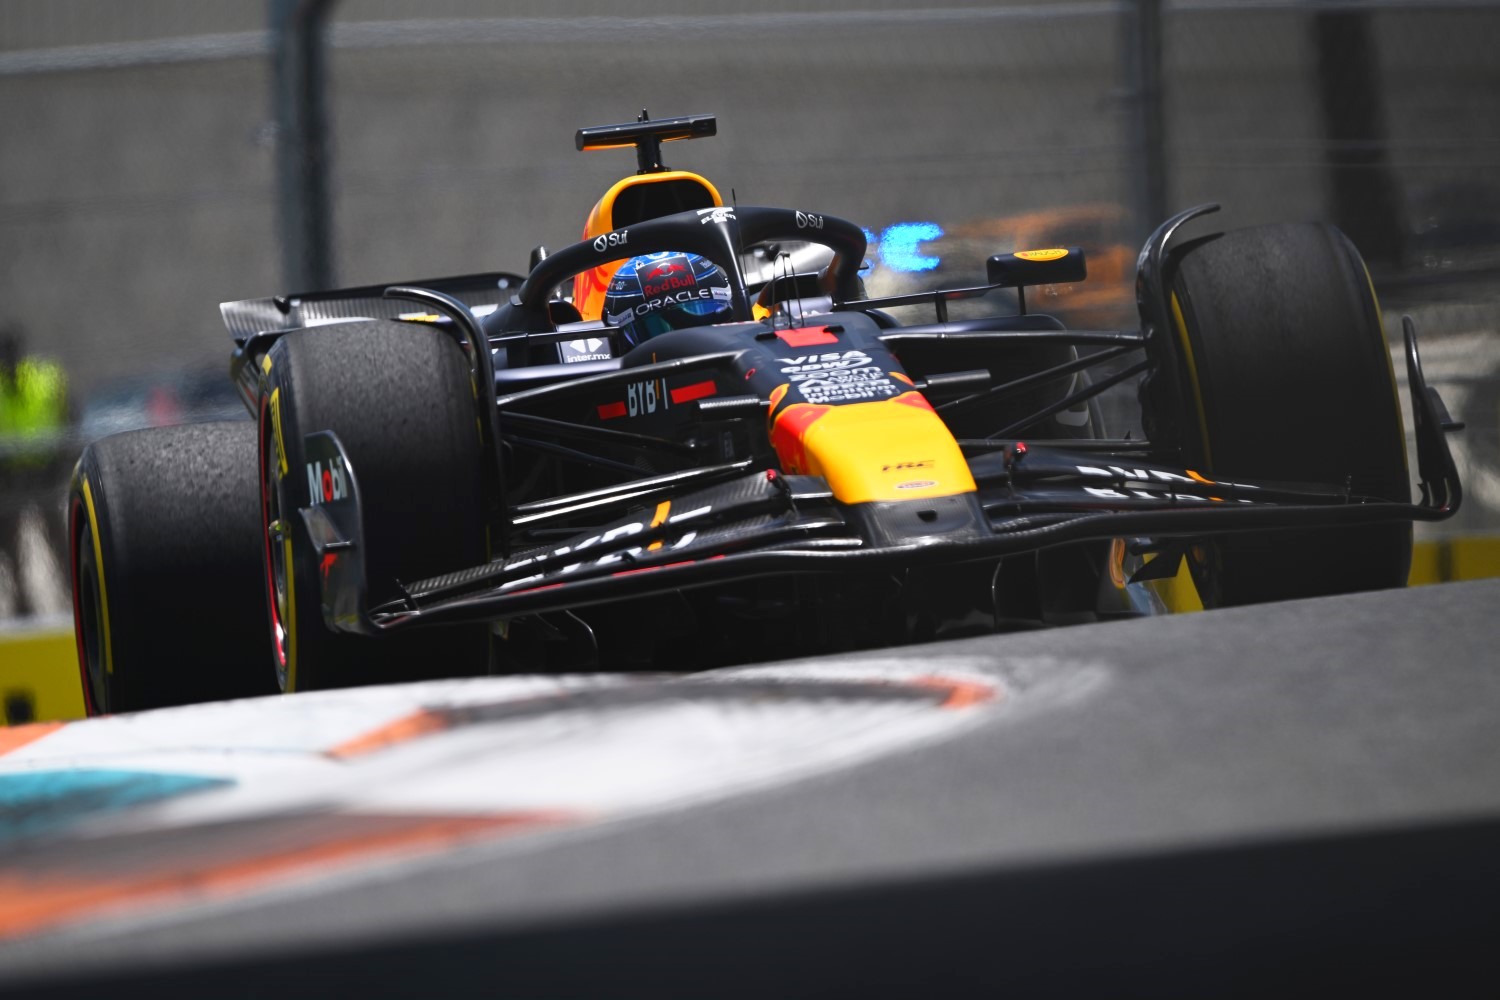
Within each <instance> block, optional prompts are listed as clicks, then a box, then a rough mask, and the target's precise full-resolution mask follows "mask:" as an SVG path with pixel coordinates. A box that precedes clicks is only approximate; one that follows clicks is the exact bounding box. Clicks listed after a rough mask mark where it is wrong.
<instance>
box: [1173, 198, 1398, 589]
mask: <svg viewBox="0 0 1500 1000" xmlns="http://www.w3.org/2000/svg"><path fill="white" fill-rule="evenodd" d="M1172 264H1173V266H1172V269H1171V270H1169V272H1168V282H1169V285H1168V287H1169V289H1170V292H1171V306H1172V325H1173V333H1174V335H1175V337H1176V338H1177V346H1178V350H1179V368H1180V369H1181V370H1182V374H1183V384H1182V385H1181V386H1180V392H1181V396H1182V398H1183V399H1184V400H1185V401H1186V409H1187V410H1188V412H1187V413H1185V414H1183V415H1182V416H1183V419H1182V420H1181V421H1180V423H1179V426H1180V427H1181V428H1184V433H1183V440H1184V447H1183V450H1184V452H1185V457H1186V458H1187V459H1188V464H1189V467H1190V468H1193V469H1195V470H1197V469H1201V470H1205V471H1206V472H1207V473H1208V475H1209V477H1210V478H1213V479H1221V480H1224V481H1235V480H1239V479H1245V480H1250V481H1254V480H1257V479H1260V480H1267V481H1272V482H1289V483H1295V482H1311V483H1323V484H1328V485H1330V486H1335V487H1340V488H1342V487H1343V486H1344V485H1345V484H1346V483H1347V484H1348V487H1349V489H1350V490H1351V491H1352V492H1353V493H1354V494H1356V495H1362V496H1368V497H1379V498H1382V499H1385V500H1391V501H1397V502H1401V503H1409V502H1410V500H1411V485H1410V478H1409V475H1408V472H1407V464H1406V437H1405V433H1404V431H1403V429H1402V422H1401V410H1400V406H1399V403H1398V401H1397V395H1396V384H1395V375H1394V373H1393V372H1392V370H1391V359H1390V349H1389V347H1388V346H1387V343H1386V339H1385V333H1384V331H1383V329H1382V327H1381V321H1380V310H1379V306H1378V305H1377V304H1376V301H1375V294H1374V290H1373V288H1372V286H1371V284H1370V278H1369V274H1368V272H1367V271H1366V269H1365V265H1364V262H1363V261H1362V260H1361V259H1360V256H1359V252H1358V251H1357V250H1356V249H1355V248H1354V246H1353V244H1351V243H1350V242H1349V240H1348V239H1347V238H1346V237H1345V236H1344V234H1343V233H1341V232H1339V230H1337V229H1335V228H1334V227H1332V226H1329V225H1326V224H1303V225H1275V226H1263V227H1258V228H1253V229H1242V230H1235V231H1232V232H1228V233H1222V234H1220V235H1217V236H1210V237H1206V238H1204V239H1201V240H1197V241H1194V242H1192V243H1189V244H1187V245H1186V246H1184V247H1183V248H1181V249H1180V250H1178V251H1176V252H1175V253H1174V255H1173V260H1172ZM1411 545H1412V535H1411V525H1410V523H1409V522H1405V521H1392V522H1388V523H1384V524H1374V525H1368V526H1363V525H1362V526H1358V527H1339V528H1319V529H1317V530H1315V531H1314V530H1303V531H1274V532H1255V533H1247V534H1229V535H1225V536H1221V537H1219V538H1218V539H1215V540H1214V541H1212V542H1211V543H1209V544H1206V545H1201V546H1195V547H1194V548H1193V549H1192V550H1191V552H1190V562H1189V565H1190V567H1191V569H1192V571H1193V576H1194V581H1195V583H1196V584H1197V586H1198V590H1199V595H1200V597H1201V598H1202V600H1203V603H1204V605H1205V606H1208V607H1224V606H1231V605H1239V604H1253V603H1258V602H1262V601H1273V600H1286V599H1291V598H1300V597H1314V596H1320V595H1325V594H1341V593H1350V592H1354V591H1361V590H1375V589H1380V588H1386V587H1399V586H1403V585H1404V584H1405V583H1406V578H1407V573H1408V571H1409V569H1410V566H1411Z"/></svg>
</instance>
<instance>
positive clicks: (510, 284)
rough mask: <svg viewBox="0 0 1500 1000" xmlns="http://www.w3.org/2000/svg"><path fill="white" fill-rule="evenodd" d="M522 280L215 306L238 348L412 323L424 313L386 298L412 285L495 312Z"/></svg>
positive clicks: (473, 279)
mask: <svg viewBox="0 0 1500 1000" xmlns="http://www.w3.org/2000/svg"><path fill="white" fill-rule="evenodd" d="M524 280H525V278H523V277H522V276H521V275H519V274H512V273H510V272H508V271H492V272H488V273H485V274H465V275H460V276H458V277H453V278H429V279H424V280H422V281H388V282H385V283H383V284H379V285H364V286H361V287H358V288H340V289H334V290H332V291H325V292H302V293H298V294H296V295H274V296H271V297H269V298H264V299H242V300H240V301H238V302H223V303H220V304H219V312H220V313H221V314H222V315H223V317H224V325H225V326H226V327H228V328H229V335H230V336H231V337H233V338H234V342H235V344H236V346H238V347H244V346H245V345H246V344H247V343H248V342H249V341H250V339H251V338H252V337H255V336H256V335H257V334H261V333H270V332H274V331H278V330H300V329H302V328H303V327H308V326H321V325H324V324H327V323H341V322H344V321H346V320H355V319H402V318H406V319H415V318H419V317H425V316H426V313H425V312H424V311H423V310H422V309H421V308H420V307H418V306H416V305H414V304H413V303H412V302H411V301H410V300H401V299H390V298H386V297H385V290H386V289H387V288H390V287H392V286H393V285H416V286H419V287H421V288H430V289H432V290H434V291H438V292H442V293H444V294H446V295H451V296H453V297H454V298H455V299H458V300H459V301H460V302H462V303H463V304H464V305H466V306H468V307H469V309H470V311H471V312H473V313H474V314H475V315H478V316H483V315H485V314H486V313H490V312H493V311H494V309H495V307H496V306H498V305H499V304H500V303H502V302H505V301H508V300H509V298H510V296H511V295H512V294H513V293H514V292H515V290H516V289H518V288H520V287H521V283H522V282H523V281H524Z"/></svg>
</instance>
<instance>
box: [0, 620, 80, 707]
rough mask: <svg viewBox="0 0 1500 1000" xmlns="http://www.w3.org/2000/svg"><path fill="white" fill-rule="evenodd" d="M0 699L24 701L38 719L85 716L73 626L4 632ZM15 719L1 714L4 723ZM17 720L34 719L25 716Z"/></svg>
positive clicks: (0, 635)
mask: <svg viewBox="0 0 1500 1000" xmlns="http://www.w3.org/2000/svg"><path fill="white" fill-rule="evenodd" d="M0 664H3V666H0V698H3V699H4V700H5V701H7V702H13V703H19V704H24V705H25V706H26V708H27V710H28V712H29V714H30V716H31V719H32V720H34V721H37V722H53V721H56V720H59V719H81V718H83V717H84V715H85V710H84V707H83V688H82V687H81V686H80V681H79V676H78V647H77V645H76V644H75V643H74V641H73V630H72V628H42V629H27V630H16V631H13V632H0ZM10 721H11V720H10V719H9V718H7V717H5V716H3V715H0V722H4V723H7V724H8V723H9V722H10ZM15 721H16V722H23V721H30V720H26V719H25V718H24V717H22V718H17V719H16V720H15Z"/></svg>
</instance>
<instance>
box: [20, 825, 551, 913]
mask: <svg viewBox="0 0 1500 1000" xmlns="http://www.w3.org/2000/svg"><path fill="white" fill-rule="evenodd" d="M382 818H387V819H394V820H396V822H397V824H398V825H397V827H396V828H395V829H389V828H384V829H380V830H376V831H370V832H363V833H359V832H356V833H354V834H353V835H352V836H345V837H340V838H338V839H333V840H325V841H321V842H317V843H313V844H309V845H308V846H307V847H304V848H302V849H300V850H296V851H291V852H287V853H282V854H272V855H269V856H249V857H239V858H229V859H226V860H224V861H222V862H218V863H216V862H212V861H210V862H206V863H202V864H199V865H196V866H195V865H187V866H185V867H182V868H179V869H177V870H175V871H168V872H160V871H156V872H142V873H138V874H134V875H130V874H126V875H121V876H117V877H115V878H108V877H104V878H99V877H92V876H91V877H89V878H87V879H82V878H68V877H62V878H54V879H49V878H46V877H43V878H33V877H29V876H28V875H27V874H26V873H25V872H24V871H20V872H18V871H15V870H13V869H12V870H9V871H7V870H4V869H0V940H3V939H6V938H14V937H19V936H22V935H27V934H35V933H37V932H39V931H44V930H48V929H51V928H55V927H59V926H62V925H65V924H69V923H77V922H80V921H83V920H87V919H91V918H97V917H103V916H107V915H111V914H113V913H117V912H119V911H122V910H126V909H138V908H141V907H145V906H148V905H149V906H154V907H162V906H166V905H168V904H172V903H191V902H202V901H207V900H214V899H222V898H225V897H228V896H233V895H236V894H238V893H242V892H246V891H249V890H252V889H254V888H257V887H259V886H262V885H264V884H266V883H269V882H271V881H273V880H286V879H289V878H292V877H294V876H295V875H297V874H299V873H303V872H306V871H308V870H309V869H312V870H315V871H316V873H318V874H323V873H325V872H327V871H328V870H329V867H330V866H333V865H338V866H342V867H348V866H349V865H351V864H353V863H354V862H357V861H359V860H362V859H373V858H374V857H376V856H379V855H394V854H399V853H404V852H408V851H416V852H419V853H432V852H436V851H438V850H441V849H443V848H446V847H451V846H456V845H457V844H460V843H462V842H465V841H468V840H474V839H476V838H478V837H480V836H482V835H486V834H490V835H493V834H495V833H500V832H505V833H525V832H529V831H531V830H535V829H538V828H542V827H549V826H557V825H561V824H564V823H569V822H575V821H577V820H578V818H579V817H577V816H576V815H574V814H570V813H563V812H553V813H547V812H535V813H507V814H501V815H494V816H418V817H378V816H356V815H350V816H348V817H347V819H348V820H349V821H350V825H351V827H352V828H353V829H354V830H358V829H359V827H358V824H360V823H362V822H369V821H374V820H379V819H382Z"/></svg>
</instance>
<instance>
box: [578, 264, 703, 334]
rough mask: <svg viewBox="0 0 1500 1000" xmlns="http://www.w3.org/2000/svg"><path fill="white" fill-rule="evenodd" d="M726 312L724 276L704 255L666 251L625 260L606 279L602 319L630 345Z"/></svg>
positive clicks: (700, 323) (700, 324) (701, 322)
mask: <svg viewBox="0 0 1500 1000" xmlns="http://www.w3.org/2000/svg"><path fill="white" fill-rule="evenodd" d="M730 316H731V305H730V294H729V278H728V276H727V275H725V273H724V271H723V270H722V269H721V268H720V267H718V265H716V264H715V263H714V262H713V261H711V260H709V259H708V258H707V257H700V256H698V255H697V254H691V253H679V252H674V251H668V252H666V253H648V254H646V255H645V256H642V257H632V258H631V259H630V260H627V261H626V262H625V263H624V264H623V265H621V267H620V269H619V270H618V271H616V272H615V276H614V277H613V278H611V279H610V282H609V288H608V289H607V290H606V292H605V295H604V318H605V320H606V322H608V323H609V325H610V326H616V327H619V328H620V330H621V331H623V333H624V335H625V339H626V340H627V341H629V342H630V344H631V345H636V344H641V343H644V342H645V341H647V340H649V339H650V338H652V337H654V336H656V335H657V334H659V333H666V332H667V331H668V330H683V329H686V328H688V327H692V326H707V325H708V324H710V323H722V322H725V321H726V320H728V319H729V318H730Z"/></svg>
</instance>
